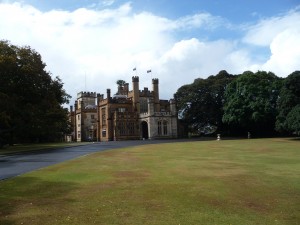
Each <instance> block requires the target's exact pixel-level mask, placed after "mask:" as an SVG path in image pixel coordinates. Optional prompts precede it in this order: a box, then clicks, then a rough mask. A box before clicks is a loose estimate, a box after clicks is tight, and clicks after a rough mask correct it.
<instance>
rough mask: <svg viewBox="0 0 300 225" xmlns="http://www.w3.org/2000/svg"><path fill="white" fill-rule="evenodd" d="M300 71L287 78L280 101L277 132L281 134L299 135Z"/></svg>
mask: <svg viewBox="0 0 300 225" xmlns="http://www.w3.org/2000/svg"><path fill="white" fill-rule="evenodd" d="M299 107H300V71H295V72H293V73H292V74H290V75H289V76H288V77H287V78H285V80H284V83H283V87H282V89H281V91H280V98H279V100H278V111H279V114H278V116H277V118H276V119H277V120H276V130H278V131H280V132H289V133H291V132H297V133H298V135H299V130H300V127H299V120H300V113H299V114H298V113H297V112H299Z"/></svg>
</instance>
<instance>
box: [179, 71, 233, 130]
mask: <svg viewBox="0 0 300 225" xmlns="http://www.w3.org/2000/svg"><path fill="white" fill-rule="evenodd" d="M234 78H235V76H233V75H231V74H228V73H227V72H226V71H225V70H222V71H220V72H219V73H218V74H217V75H216V76H210V77H208V78H207V79H202V78H199V79H196V80H195V81H194V82H193V83H192V84H189V85H184V86H182V87H181V88H179V89H178V91H177V92H176V94H175V98H176V101H177V104H178V109H180V113H179V115H181V117H182V119H183V120H184V121H185V122H186V123H188V124H190V125H191V128H192V131H194V132H201V133H202V132H203V133H206V132H210V131H209V130H211V129H213V128H215V129H222V126H223V124H222V115H223V104H224V91H225V89H226V86H227V85H228V84H229V83H230V82H231V81H232V80H234Z"/></svg>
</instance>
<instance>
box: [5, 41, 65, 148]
mask: <svg viewBox="0 0 300 225" xmlns="http://www.w3.org/2000/svg"><path fill="white" fill-rule="evenodd" d="M45 67H46V64H45V63H44V62H43V61H42V58H41V55H40V54H39V53H37V52H36V51H35V50H33V49H31V48H30V47H29V46H25V47H18V46H15V45H12V44H10V43H9V42H7V41H0V107H1V111H0V132H1V133H2V134H3V133H4V132H5V131H9V142H10V143H13V142H32V141H51V140H54V139H57V138H59V137H61V136H62V134H63V133H64V132H66V129H67V127H68V123H67V111H66V110H65V109H63V107H62V104H64V103H68V101H69V98H70V96H69V95H68V94H67V93H66V92H65V90H64V89H63V83H62V82H61V80H60V79H59V78H58V77H56V78H54V79H52V77H51V74H50V73H49V72H48V71H46V70H45ZM6 134H7V132H6ZM3 137H4V135H2V141H3V139H4V138H3ZM5 139H7V136H6V137H5ZM6 141H8V140H6Z"/></svg>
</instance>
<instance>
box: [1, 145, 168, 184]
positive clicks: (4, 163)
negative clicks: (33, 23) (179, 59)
mask: <svg viewBox="0 0 300 225" xmlns="http://www.w3.org/2000/svg"><path fill="white" fill-rule="evenodd" d="M165 142H174V140H161V141H159V140H158V141H112V142H100V143H91V144H88V145H83V146H76V147H66V148H59V149H50V150H49V149H48V150H42V151H32V152H27V153H19V154H12V155H0V180H3V179H8V178H11V177H15V176H18V175H20V174H24V173H27V172H30V171H33V170H37V169H40V168H43V167H46V166H50V165H53V164H56V163H60V162H63V161H66V160H70V159H74V158H76V157H79V156H83V155H87V154H91V153H94V152H99V151H104V150H109V149H116V148H122V147H130V146H137V145H144V144H156V143H165Z"/></svg>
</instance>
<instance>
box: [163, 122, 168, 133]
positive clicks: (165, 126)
mask: <svg viewBox="0 0 300 225" xmlns="http://www.w3.org/2000/svg"><path fill="white" fill-rule="evenodd" d="M163 124H164V135H168V122H167V121H164V122H163Z"/></svg>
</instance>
